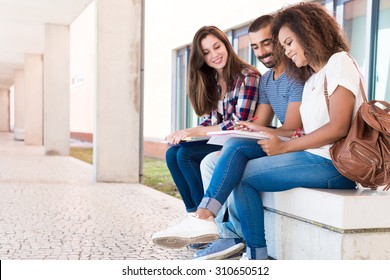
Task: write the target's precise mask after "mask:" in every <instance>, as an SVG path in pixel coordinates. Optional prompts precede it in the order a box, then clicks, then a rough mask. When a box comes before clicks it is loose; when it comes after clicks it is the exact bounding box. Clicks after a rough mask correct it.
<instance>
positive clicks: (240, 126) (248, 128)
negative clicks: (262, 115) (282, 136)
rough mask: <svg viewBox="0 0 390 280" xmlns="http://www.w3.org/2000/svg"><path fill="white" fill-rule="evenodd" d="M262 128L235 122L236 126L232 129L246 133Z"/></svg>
mask: <svg viewBox="0 0 390 280" xmlns="http://www.w3.org/2000/svg"><path fill="white" fill-rule="evenodd" d="M263 128H264V126H261V125H257V124H255V123H253V122H246V121H242V122H237V123H236V126H235V127H234V129H236V130H246V131H261V130H263Z"/></svg>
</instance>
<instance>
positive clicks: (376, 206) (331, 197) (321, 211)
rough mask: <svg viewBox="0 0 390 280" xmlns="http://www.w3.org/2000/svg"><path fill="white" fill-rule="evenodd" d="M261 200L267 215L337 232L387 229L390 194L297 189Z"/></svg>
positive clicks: (369, 191)
mask: <svg viewBox="0 0 390 280" xmlns="http://www.w3.org/2000/svg"><path fill="white" fill-rule="evenodd" d="M262 197H263V204H264V207H265V208H266V209H268V210H270V211H276V212H281V213H286V214H287V215H291V216H294V217H295V218H297V217H299V218H301V219H304V220H308V221H311V222H312V223H318V224H323V225H327V226H328V227H333V228H338V229H340V230H361V229H383V228H390V219H389V213H390V191H381V190H377V191H372V190H369V189H363V188H361V187H359V188H358V189H356V190H329V189H327V190H324V189H307V188H296V189H292V190H288V191H284V192H277V193H263V194H262Z"/></svg>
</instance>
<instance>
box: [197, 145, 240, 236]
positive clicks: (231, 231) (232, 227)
mask: <svg viewBox="0 0 390 280" xmlns="http://www.w3.org/2000/svg"><path fill="white" fill-rule="evenodd" d="M218 160H219V152H213V153H210V154H208V155H207V156H206V157H205V158H204V159H203V160H202V162H201V163H200V172H201V173H202V181H203V187H204V188H205V189H206V190H207V188H208V186H209V185H210V181H211V178H212V176H213V173H214V170H215V167H216V165H217V162H218ZM226 212H228V218H227V219H226V217H225V213H226ZM225 219H226V220H225ZM214 221H215V223H216V224H217V226H218V233H219V236H220V238H242V232H241V225H240V220H239V218H238V214H237V209H236V206H235V205H234V198H233V194H231V195H229V196H228V198H227V200H226V202H225V203H224V204H223V205H222V208H221V210H220V211H219V212H218V215H217V216H216V217H215V219H214Z"/></svg>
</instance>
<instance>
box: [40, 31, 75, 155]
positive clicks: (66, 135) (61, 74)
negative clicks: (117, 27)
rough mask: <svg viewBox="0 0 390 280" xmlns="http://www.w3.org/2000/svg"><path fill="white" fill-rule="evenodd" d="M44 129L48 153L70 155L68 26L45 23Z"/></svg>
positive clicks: (45, 145)
mask: <svg viewBox="0 0 390 280" xmlns="http://www.w3.org/2000/svg"><path fill="white" fill-rule="evenodd" d="M44 57H45V59H44V67H43V69H44V71H43V72H44V79H43V80H44V84H43V89H44V93H45V94H44V99H43V111H44V117H43V127H44V129H43V131H44V138H43V139H44V143H45V144H44V151H45V154H46V155H69V141H70V128H69V122H70V121H69V118H70V112H69V106H70V105H69V103H70V101H69V98H70V92H69V91H70V90H69V89H70V72H69V71H70V66H69V63H70V55H69V27H68V26H66V25H57V24H46V26H45V53H44Z"/></svg>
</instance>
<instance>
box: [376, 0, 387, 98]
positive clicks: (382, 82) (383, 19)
mask: <svg viewBox="0 0 390 280" xmlns="http://www.w3.org/2000/svg"><path fill="white" fill-rule="evenodd" d="M379 4H380V6H379V20H378V37H377V38H378V42H377V51H376V58H377V59H376V63H375V65H376V67H375V75H374V77H375V78H374V80H375V97H374V98H375V99H380V100H387V101H388V102H390V69H389V68H390V63H389V61H390V48H389V46H390V0H380V3H379ZM378 58H379V59H378Z"/></svg>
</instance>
